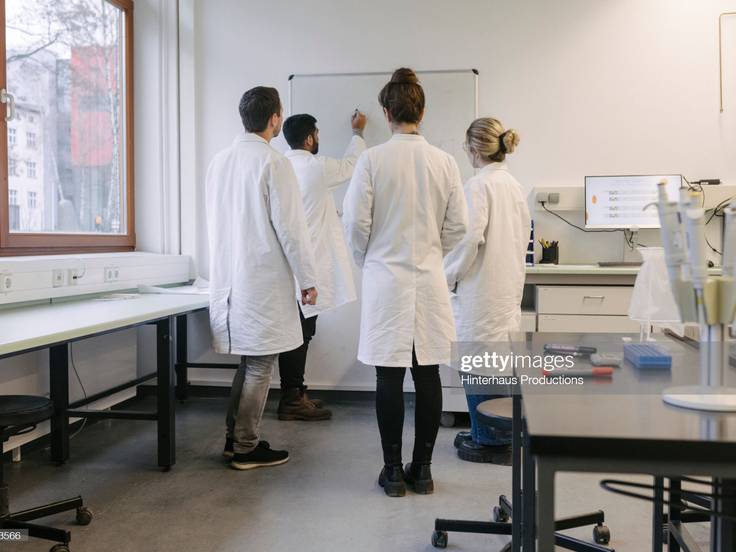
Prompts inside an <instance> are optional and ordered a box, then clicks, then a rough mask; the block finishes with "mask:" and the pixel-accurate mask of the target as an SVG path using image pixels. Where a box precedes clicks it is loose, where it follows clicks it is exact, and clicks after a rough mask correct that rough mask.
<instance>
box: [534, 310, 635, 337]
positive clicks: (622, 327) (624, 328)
mask: <svg viewBox="0 0 736 552" xmlns="http://www.w3.org/2000/svg"><path fill="white" fill-rule="evenodd" d="M537 324H538V326H539V328H538V331H540V332H574V333H636V332H638V331H639V323H638V322H636V321H635V320H631V319H630V318H629V317H628V316H589V315H585V314H540V315H539V320H538V322H537Z"/></svg>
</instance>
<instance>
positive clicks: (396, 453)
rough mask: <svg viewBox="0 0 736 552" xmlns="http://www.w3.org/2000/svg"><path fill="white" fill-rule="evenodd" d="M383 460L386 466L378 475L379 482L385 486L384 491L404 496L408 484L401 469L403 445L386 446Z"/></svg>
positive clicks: (394, 495) (392, 495)
mask: <svg viewBox="0 0 736 552" xmlns="http://www.w3.org/2000/svg"><path fill="white" fill-rule="evenodd" d="M383 462H384V466H383V469H382V470H381V474H380V475H379V476H378V484H379V485H380V486H381V487H383V492H385V493H386V495H388V496H391V497H399V496H404V495H405V494H406V484H405V483H404V472H403V471H402V470H401V445H388V446H384V447H383Z"/></svg>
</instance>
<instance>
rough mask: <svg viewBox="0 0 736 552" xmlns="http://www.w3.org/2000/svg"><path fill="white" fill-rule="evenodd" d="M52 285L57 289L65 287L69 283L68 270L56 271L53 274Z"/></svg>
mask: <svg viewBox="0 0 736 552" xmlns="http://www.w3.org/2000/svg"><path fill="white" fill-rule="evenodd" d="M51 278H52V285H53V286H54V287H55V288H58V287H64V286H65V285H66V282H67V271H66V270H54V271H53V272H52V277H51Z"/></svg>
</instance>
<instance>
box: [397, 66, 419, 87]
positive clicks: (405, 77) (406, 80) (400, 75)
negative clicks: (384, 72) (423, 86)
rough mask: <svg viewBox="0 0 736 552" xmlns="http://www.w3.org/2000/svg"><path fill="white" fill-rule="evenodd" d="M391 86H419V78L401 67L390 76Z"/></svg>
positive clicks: (406, 68) (409, 70)
mask: <svg viewBox="0 0 736 552" xmlns="http://www.w3.org/2000/svg"><path fill="white" fill-rule="evenodd" d="M390 82H391V84H419V77H417V74H416V73H415V72H414V71H413V70H411V69H409V68H408V67H401V68H400V69H397V70H396V71H394V74H393V75H391V81H390Z"/></svg>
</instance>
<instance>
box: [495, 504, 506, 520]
mask: <svg viewBox="0 0 736 552" xmlns="http://www.w3.org/2000/svg"><path fill="white" fill-rule="evenodd" d="M493 521H494V522H496V523H508V521H509V516H508V515H507V514H506V512H504V511H503V510H502V509H501V507H500V506H494V507H493Z"/></svg>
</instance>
